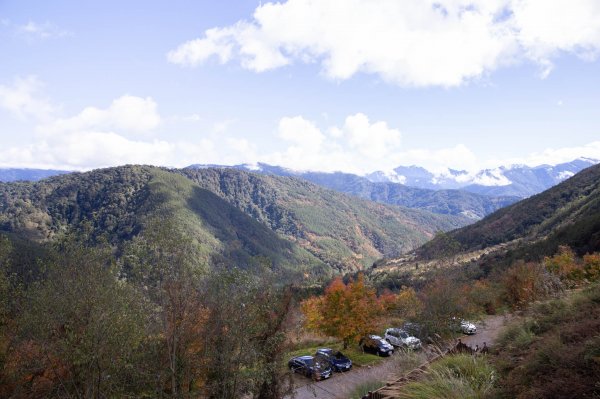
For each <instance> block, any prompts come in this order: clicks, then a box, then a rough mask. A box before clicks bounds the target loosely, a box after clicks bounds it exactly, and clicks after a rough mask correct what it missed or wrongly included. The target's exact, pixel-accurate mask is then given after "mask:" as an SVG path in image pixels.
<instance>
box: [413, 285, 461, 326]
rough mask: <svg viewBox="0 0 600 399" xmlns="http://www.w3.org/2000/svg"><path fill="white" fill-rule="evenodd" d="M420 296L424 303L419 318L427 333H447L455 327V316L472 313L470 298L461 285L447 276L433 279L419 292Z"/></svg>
mask: <svg viewBox="0 0 600 399" xmlns="http://www.w3.org/2000/svg"><path fill="white" fill-rule="evenodd" d="M419 298H420V300H421V302H422V304H423V306H422V308H421V309H422V310H421V313H420V315H419V320H420V321H421V323H422V325H423V330H424V334H425V335H427V334H433V333H437V334H442V335H445V334H447V333H449V332H450V330H451V329H452V327H453V326H452V323H453V322H452V319H453V318H464V317H466V316H467V315H468V314H469V313H470V312H469V303H468V298H467V296H466V295H465V294H464V292H462V291H461V289H460V285H459V284H458V283H457V282H456V281H454V280H452V279H451V278H449V277H446V276H438V277H436V278H434V279H433V280H431V281H430V282H429V283H428V284H427V285H425V287H424V288H423V289H422V290H421V291H420V292H419Z"/></svg>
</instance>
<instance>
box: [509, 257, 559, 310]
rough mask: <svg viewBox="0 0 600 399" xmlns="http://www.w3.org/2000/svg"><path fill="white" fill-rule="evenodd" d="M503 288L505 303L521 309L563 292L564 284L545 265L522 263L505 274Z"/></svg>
mask: <svg viewBox="0 0 600 399" xmlns="http://www.w3.org/2000/svg"><path fill="white" fill-rule="evenodd" d="M502 287H503V290H504V299H505V301H506V302H507V303H508V304H509V305H510V306H512V307H514V308H520V307H523V306H525V305H527V304H528V303H530V302H533V301H536V300H539V299H543V298H545V297H547V296H549V295H552V294H553V293H555V292H557V291H559V290H561V289H562V284H561V283H560V280H559V279H558V278H557V277H556V275H553V274H552V273H550V272H548V270H547V268H546V267H544V265H542V264H539V263H534V262H529V263H525V262H522V261H520V262H517V263H516V264H515V265H514V266H512V267H510V268H509V269H508V270H507V271H506V272H504V274H503V276H502Z"/></svg>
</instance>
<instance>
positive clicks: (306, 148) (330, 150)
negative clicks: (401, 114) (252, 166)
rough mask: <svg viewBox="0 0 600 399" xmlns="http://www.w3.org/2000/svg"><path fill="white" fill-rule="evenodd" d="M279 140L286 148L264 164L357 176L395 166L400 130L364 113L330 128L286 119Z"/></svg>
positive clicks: (263, 158)
mask: <svg viewBox="0 0 600 399" xmlns="http://www.w3.org/2000/svg"><path fill="white" fill-rule="evenodd" d="M277 136H278V137H279V138H280V139H282V140H283V142H284V143H287V147H286V148H285V149H284V150H283V151H277V152H273V153H270V154H263V155H262V156H261V158H260V160H261V161H263V162H266V163H272V164H276V165H281V166H285V167H289V168H293V169H307V170H322V171H347V172H355V173H364V172H367V171H371V170H373V166H374V165H382V164H385V165H390V166H391V165H393V164H394V163H395V162H397V155H398V151H399V149H400V143H401V134H400V131H399V130H397V129H393V128H390V127H389V126H388V125H387V123H385V122H382V121H375V122H371V121H370V120H369V118H368V117H367V116H366V115H364V114H362V113H357V114H354V115H349V116H348V117H346V119H345V120H344V123H343V124H342V125H341V126H329V127H327V128H322V127H319V126H317V124H316V123H315V122H313V121H310V120H307V119H305V118H304V117H302V116H294V117H284V118H281V120H280V121H279V124H278V127H277ZM396 166H397V164H396Z"/></svg>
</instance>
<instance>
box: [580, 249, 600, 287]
mask: <svg viewBox="0 0 600 399" xmlns="http://www.w3.org/2000/svg"><path fill="white" fill-rule="evenodd" d="M583 269H584V272H585V278H586V279H587V280H588V281H596V280H598V279H600V253H597V252H596V253H593V254H586V255H584V256H583Z"/></svg>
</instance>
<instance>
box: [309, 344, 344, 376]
mask: <svg viewBox="0 0 600 399" xmlns="http://www.w3.org/2000/svg"><path fill="white" fill-rule="evenodd" d="M315 357H316V358H322V359H324V360H325V361H326V362H328V363H329V365H330V366H331V368H332V369H333V371H348V370H350V369H351V368H352V360H350V359H348V358H347V357H346V356H344V354H343V353H342V352H340V351H334V350H333V349H329V348H320V349H317V353H315Z"/></svg>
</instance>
